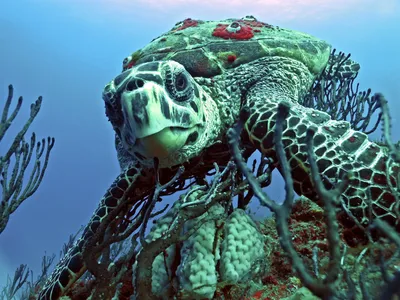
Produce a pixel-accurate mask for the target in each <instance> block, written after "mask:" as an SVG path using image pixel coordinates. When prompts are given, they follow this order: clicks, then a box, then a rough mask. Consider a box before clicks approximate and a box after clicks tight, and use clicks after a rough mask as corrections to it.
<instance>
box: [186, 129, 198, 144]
mask: <svg viewBox="0 0 400 300" xmlns="http://www.w3.org/2000/svg"><path fill="white" fill-rule="evenodd" d="M198 137H199V133H198V132H197V131H195V132H192V133H191V134H189V136H188V138H187V140H186V143H185V144H186V145H189V144H193V143H195V142H196V141H197V138H198Z"/></svg>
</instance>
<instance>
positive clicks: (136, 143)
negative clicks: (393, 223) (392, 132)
mask: <svg viewBox="0 0 400 300" xmlns="http://www.w3.org/2000/svg"><path fill="white" fill-rule="evenodd" d="M330 54H331V46H330V45H329V44H328V43H326V42H324V41H322V40H319V39H317V38H314V37H312V36H310V35H308V34H305V33H301V32H297V31H293V30H287V29H282V28H279V27H276V26H272V25H269V24H267V23H263V22H260V21H258V20H257V19H256V18H254V17H252V16H247V17H244V18H242V19H227V20H223V21H200V20H193V19H186V20H184V21H182V22H179V23H177V24H176V25H175V26H174V27H173V28H172V29H171V30H170V31H169V32H167V33H165V34H163V35H161V36H160V37H158V38H156V39H154V40H152V41H151V42H150V43H149V44H148V45H147V46H145V47H144V48H143V49H141V50H139V51H136V52H134V53H133V54H132V55H130V56H129V57H128V58H126V59H125V60H124V62H123V72H122V73H121V74H120V75H118V76H117V77H115V78H114V79H113V80H112V81H111V82H110V83H109V84H107V85H106V87H105V89H104V92H103V99H104V102H105V107H106V114H107V116H108V118H109V120H110V122H111V124H112V126H113V128H114V130H115V133H116V148H117V153H118V158H119V161H120V164H121V169H122V173H121V175H120V176H119V177H118V178H117V179H116V180H115V182H114V183H113V185H112V186H111V187H110V188H109V190H108V191H107V193H106V194H105V196H104V197H103V199H102V201H101V204H100V206H99V208H98V209H97V210H96V211H95V213H94V215H93V217H92V218H91V220H90V222H89V224H88V226H87V228H86V230H85V232H84V234H83V235H82V237H81V238H80V239H79V240H78V241H77V243H76V245H75V246H74V247H73V248H71V249H70V251H69V252H68V253H67V255H66V256H65V258H64V259H63V260H62V261H61V263H60V264H59V265H58V267H57V268H56V270H55V271H54V273H53V275H52V276H51V277H50V279H49V280H48V282H47V283H46V285H45V288H44V289H43V290H42V292H41V293H40V296H39V299H40V300H44V299H47V300H48V299H58V298H59V297H60V296H61V295H63V294H64V293H65V291H66V290H68V288H70V287H71V285H72V284H73V282H75V281H76V280H77V278H79V276H81V274H83V272H84V271H85V270H86V267H85V264H84V262H83V260H82V255H81V251H82V247H83V245H84V244H85V243H86V242H87V241H88V240H90V237H91V236H92V235H93V234H94V233H95V232H96V230H97V227H98V226H99V224H101V222H102V220H103V219H104V218H105V216H106V215H107V214H109V213H110V212H111V211H112V210H113V208H114V207H115V206H116V205H117V204H118V203H119V201H120V200H121V198H122V196H123V192H124V191H125V190H126V189H127V187H128V185H129V183H132V182H135V189H134V190H133V194H135V195H136V197H137V198H140V197H143V195H145V194H146V193H149V191H150V190H151V188H152V184H153V181H152V180H153V178H152V177H151V176H150V177H146V175H145V174H144V171H143V170H145V169H146V168H147V169H149V168H152V166H153V164H154V158H155V157H157V158H158V163H159V166H161V167H162V168H165V169H169V168H170V167H176V166H177V165H180V164H190V163H191V162H192V161H194V160H196V159H197V158H198V157H200V156H208V158H209V159H208V160H205V161H202V164H203V165H204V164H207V163H208V162H212V159H213V157H214V159H215V155H220V154H221V153H226V151H227V150H228V146H227V141H226V132H227V130H228V128H230V127H231V126H232V125H233V124H234V122H235V120H236V119H237V118H238V115H239V112H240V110H241V109H242V108H243V107H244V106H246V107H248V109H249V111H250V117H249V118H248V120H247V121H246V123H245V127H244V130H243V132H242V135H241V143H242V146H243V147H244V148H245V149H246V151H245V155H249V153H251V152H253V151H255V150H259V151H260V152H262V153H264V154H266V155H267V156H268V157H271V158H272V159H273V160H275V161H277V160H276V154H275V150H274V144H273V132H274V130H273V128H274V124H275V121H274V120H275V116H276V110H277V106H278V103H279V102H281V101H284V102H286V103H289V104H290V112H289V117H288V119H287V120H286V123H285V124H286V125H287V127H286V129H285V131H284V133H283V142H284V145H285V151H286V154H287V157H288V159H289V162H290V166H291V168H292V176H293V179H294V184H295V190H296V192H297V193H298V194H300V195H304V196H307V197H309V198H311V199H314V200H317V196H316V194H315V192H314V190H313V187H312V183H311V182H312V181H311V178H310V177H311V176H310V170H309V164H308V163H307V149H306V144H305V134H306V129H307V128H308V127H310V126H315V127H316V128H317V132H316V135H315V137H314V145H315V153H316V156H317V163H318V167H319V170H320V171H321V173H322V174H323V175H324V178H327V179H328V181H327V182H330V183H332V182H333V183H334V182H335V181H336V180H337V179H338V178H340V176H341V175H342V174H343V173H346V172H348V171H352V172H353V176H354V177H353V178H352V180H351V181H350V185H349V187H348V188H347V190H346V191H345V192H344V193H343V198H344V200H345V201H346V203H347V206H348V208H349V209H350V211H351V212H352V213H353V214H354V215H355V217H357V218H358V220H359V222H360V223H362V224H366V222H368V220H369V218H368V216H369V215H368V205H367V204H366V203H365V201H364V199H367V196H371V197H372V212H373V214H374V215H375V216H384V218H385V219H388V220H394V219H395V218H396V216H395V213H394V211H392V207H393V205H392V204H393V202H394V197H393V196H392V194H391V193H390V187H389V186H388V183H387V181H386V178H387V173H386V172H388V173H391V177H390V178H391V179H392V180H391V181H392V182H391V185H392V186H397V178H398V177H397V175H398V165H397V164H395V163H393V164H392V165H391V167H390V168H389V169H386V161H387V160H388V158H389V154H388V151H387V148H384V147H380V146H379V145H377V144H374V143H372V142H370V141H369V140H368V138H367V136H366V135H365V134H363V133H360V132H356V131H354V130H352V129H351V127H350V124H349V123H348V122H345V121H336V120H331V118H330V117H329V115H328V114H327V113H324V112H320V111H316V110H313V109H310V108H305V107H303V106H301V105H300V104H298V99H300V98H301V97H303V96H304V95H305V93H306V92H307V91H308V90H309V88H310V86H311V85H312V83H313V81H314V79H315V78H316V76H318V75H319V74H320V73H321V72H323V70H324V68H325V67H326V66H327V64H328V61H329V57H330ZM357 71H358V64H356V63H349V64H347V65H343V66H342V67H341V69H340V70H339V74H340V76H344V77H346V76H350V77H351V76H353V75H354V74H355V73H356V72H357ZM221 157H225V158H226V155H225V156H223V155H222V156H221ZM210 158H211V159H210ZM218 162H219V161H218ZM277 167H278V169H279V166H277ZM143 168H144V169H143ZM139 180H140V183H139V182H138V181H139ZM342 221H343V222H346V221H347V222H350V221H349V220H348V219H346V218H345V217H344V218H343V220H342ZM353 225H354V224H353Z"/></svg>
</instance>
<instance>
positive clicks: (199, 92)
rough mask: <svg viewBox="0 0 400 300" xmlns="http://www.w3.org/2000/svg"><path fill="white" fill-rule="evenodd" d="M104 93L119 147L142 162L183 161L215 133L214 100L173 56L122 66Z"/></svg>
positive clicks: (190, 156)
mask: <svg viewBox="0 0 400 300" xmlns="http://www.w3.org/2000/svg"><path fill="white" fill-rule="evenodd" d="M103 99H104V101H105V103H106V113H107V115H108V116H109V118H110V121H111V123H112V125H113V127H114V130H115V132H116V133H117V135H118V136H119V138H120V140H121V142H122V145H123V147H124V148H125V150H126V151H128V152H129V153H130V154H131V155H133V156H135V157H136V158H137V159H138V160H140V161H142V163H143V164H145V165H146V164H148V165H150V164H152V162H153V158H154V157H157V158H158V159H159V161H160V164H161V166H173V165H176V164H179V163H182V162H184V161H187V160H188V159H190V158H192V157H194V156H196V155H198V154H199V153H200V152H201V151H202V150H203V149H204V148H205V147H207V146H209V145H210V143H211V144H212V143H213V142H214V140H215V139H216V134H218V130H215V129H214V127H218V126H219V123H220V118H219V115H218V109H217V107H216V104H215V102H214V101H213V100H212V99H211V97H210V96H209V95H208V94H207V93H206V92H205V91H204V90H203V89H202V87H201V86H199V85H198V84H197V83H196V82H195V80H194V79H193V77H192V76H191V75H190V74H189V73H188V72H187V71H186V70H185V68H184V67H183V66H182V65H181V64H179V63H177V62H175V61H154V62H149V63H143V64H139V65H136V66H134V67H133V68H131V69H129V70H126V71H124V72H123V73H122V74H120V75H118V76H117V77H116V78H115V79H114V80H113V81H111V82H110V83H109V84H108V85H107V86H106V87H105V89H104V93H103ZM114 120H118V122H114Z"/></svg>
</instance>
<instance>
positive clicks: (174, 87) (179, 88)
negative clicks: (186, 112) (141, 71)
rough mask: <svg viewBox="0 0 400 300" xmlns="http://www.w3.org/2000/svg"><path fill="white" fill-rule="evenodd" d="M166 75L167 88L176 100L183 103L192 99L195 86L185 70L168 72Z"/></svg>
mask: <svg viewBox="0 0 400 300" xmlns="http://www.w3.org/2000/svg"><path fill="white" fill-rule="evenodd" d="M165 75H166V78H165V79H166V80H165V87H166V89H167V91H168V93H169V94H170V96H171V97H172V98H173V99H174V100H176V101H177V102H183V101H186V100H189V99H191V98H192V96H193V86H192V84H191V82H190V80H189V78H188V76H189V75H188V73H187V72H186V71H185V70H178V71H175V72H174V71H172V70H168V71H166V74H165Z"/></svg>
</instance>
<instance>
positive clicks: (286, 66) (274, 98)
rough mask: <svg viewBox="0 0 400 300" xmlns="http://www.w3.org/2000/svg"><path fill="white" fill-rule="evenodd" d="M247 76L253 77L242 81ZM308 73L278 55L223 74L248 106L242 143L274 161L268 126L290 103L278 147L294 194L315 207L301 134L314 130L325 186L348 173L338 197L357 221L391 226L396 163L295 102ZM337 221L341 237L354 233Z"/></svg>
mask: <svg viewBox="0 0 400 300" xmlns="http://www.w3.org/2000/svg"><path fill="white" fill-rule="evenodd" d="M249 73H256V74H257V75H256V76H253V78H251V79H248V80H242V78H243V77H244V75H245V74H249ZM310 75H311V74H310V73H309V72H308V70H307V68H306V67H305V66H304V65H303V64H302V63H299V62H298V61H296V60H292V59H288V58H282V57H273V58H265V59H259V60H258V61H255V62H253V63H249V64H247V65H246V66H243V67H238V68H237V69H235V71H234V72H232V74H227V76H225V77H226V80H227V81H228V82H229V83H228V84H227V85H231V84H233V81H235V80H236V81H237V82H238V85H239V86H240V89H241V91H242V92H243V93H246V102H245V104H244V105H247V106H248V107H249V108H250V116H249V118H248V120H247V122H246V123H245V130H244V131H245V135H246V136H245V137H244V139H245V140H247V141H248V142H250V143H252V144H253V145H254V146H255V147H256V148H257V149H258V150H260V151H261V152H262V153H264V154H266V155H267V156H269V157H272V158H274V159H275V161H277V157H276V153H275V150H274V126H275V119H276V112H277V107H278V104H279V103H280V102H281V101H285V102H286V103H288V104H289V105H290V112H289V117H288V119H287V120H286V122H285V126H286V129H285V130H284V132H283V144H284V147H285V152H286V156H287V159H288V161H289V164H290V167H291V173H292V176H293V179H294V188H295V190H296V192H297V193H298V194H299V195H304V196H306V197H308V198H310V199H313V200H315V201H317V202H319V203H320V201H319V200H320V199H318V197H317V195H316V193H315V190H314V188H313V184H312V179H311V172H310V165H309V163H308V161H307V156H308V155H307V146H306V139H305V136H306V130H307V128H310V127H312V128H314V129H315V130H316V134H315V136H314V153H315V154H316V157H317V165H318V168H319V170H320V173H321V175H322V176H323V178H324V181H325V185H326V186H327V187H329V186H332V185H334V184H335V182H336V181H337V179H339V178H343V176H344V175H345V174H347V173H349V172H351V174H352V175H351V177H350V178H351V179H350V181H349V186H348V188H347V189H346V190H345V192H344V193H343V195H342V197H343V200H344V202H345V205H346V206H347V208H348V209H349V210H350V212H351V213H352V214H353V215H354V217H355V218H356V219H357V220H358V222H359V223H360V224H361V225H363V226H367V225H368V224H369V222H370V220H371V218H372V219H373V218H381V219H384V220H386V221H388V222H389V223H390V224H392V225H397V224H396V221H397V216H396V214H395V211H394V204H395V198H394V197H393V193H392V189H396V187H397V186H398V182H397V178H398V175H399V165H398V164H397V163H395V162H394V161H393V160H392V159H391V157H390V153H389V152H388V149H387V147H382V146H379V145H377V144H376V143H373V142H371V141H369V140H368V136H367V135H366V134H364V133H361V132H357V131H354V130H352V129H351V127H350V124H349V123H348V122H345V121H336V120H331V118H330V116H329V115H328V114H327V113H324V112H321V111H317V110H313V109H310V108H305V107H303V106H301V105H299V104H298V103H297V99H299V96H300V97H301V95H302V94H303V93H305V92H306V89H304V87H309V84H310V82H311V79H312V76H310ZM221 77H223V76H221ZM214 80H216V81H218V80H219V78H214ZM221 80H222V78H221ZM254 81H255V82H256V83H254ZM278 169H279V166H278ZM387 178H390V183H389V182H388V180H387ZM369 199H370V200H371V205H370V207H371V208H372V211H371V213H372V216H370V212H369V204H368V200H369ZM339 219H340V220H341V222H342V224H343V225H345V227H347V231H346V232H347V233H349V234H351V231H353V233H355V231H359V230H360V229H359V228H356V227H353V226H355V225H356V224H355V222H353V220H352V218H350V217H349V216H348V215H347V213H345V212H343V211H342V212H341V213H339Z"/></svg>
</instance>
